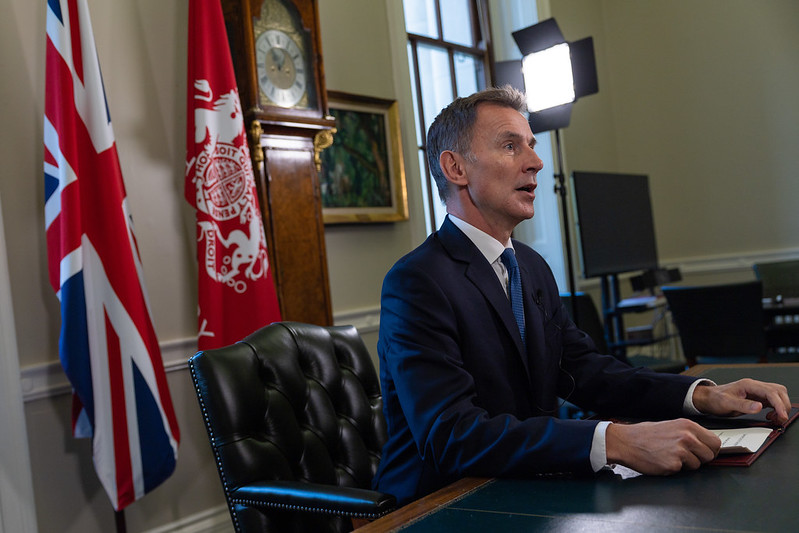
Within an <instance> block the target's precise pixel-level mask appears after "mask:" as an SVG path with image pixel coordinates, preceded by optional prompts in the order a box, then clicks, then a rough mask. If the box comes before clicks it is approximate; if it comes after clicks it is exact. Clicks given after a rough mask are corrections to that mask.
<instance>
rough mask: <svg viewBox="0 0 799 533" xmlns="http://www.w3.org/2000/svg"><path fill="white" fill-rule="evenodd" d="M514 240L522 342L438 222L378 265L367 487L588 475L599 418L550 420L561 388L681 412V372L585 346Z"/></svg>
mask: <svg viewBox="0 0 799 533" xmlns="http://www.w3.org/2000/svg"><path fill="white" fill-rule="evenodd" d="M513 245H514V248H515V250H516V257H517V260H518V262H519V267H520V270H521V278H522V288H523V291H524V311H525V320H526V328H527V344H528V345H527V348H526V349H525V348H524V346H523V344H522V339H521V335H520V333H519V328H518V326H517V325H516V322H515V320H514V317H513V311H512V309H511V306H510V302H509V301H508V298H507V296H506V294H505V292H504V290H503V288H502V285H501V283H500V282H499V280H498V278H497V275H496V274H495V272H494V270H493V269H492V267H491V265H490V264H489V263H488V261H486V259H485V257H484V256H483V255H482V253H481V252H480V251H479V250H478V249H477V247H476V246H475V245H474V244H473V243H472V242H471V240H469V239H468V238H467V237H466V236H465V235H464V234H463V232H461V231H460V230H459V229H458V228H457V227H456V226H455V225H454V224H453V223H452V222H451V221H450V220H449V219H447V220H446V221H445V222H444V224H443V225H442V226H441V229H440V230H439V231H437V232H436V233H434V234H432V235H431V236H430V237H428V239H427V240H426V241H425V242H424V243H423V244H422V245H421V246H419V247H418V248H417V249H415V250H414V251H412V252H411V253H409V254H408V255H406V256H405V257H403V258H402V259H400V260H399V261H398V262H397V264H396V265H394V267H393V268H392V269H391V270H390V271H389V273H388V274H387V275H386V278H385V281H384V283H383V293H382V298H381V314H380V334H379V341H378V353H379V357H380V380H381V386H382V392H383V401H384V412H385V415H386V421H387V427H388V442H387V443H386V445H385V447H384V449H383V454H382V457H381V463H380V467H379V469H378V472H377V474H376V476H375V480H374V486H375V488H376V489H378V490H380V491H382V492H386V493H389V494H393V495H395V496H396V497H397V499H398V501H399V502H400V503H407V502H408V501H411V500H413V499H415V498H418V497H421V496H423V495H425V494H428V493H430V492H433V491H434V490H436V489H438V488H441V487H443V486H445V485H447V484H449V483H451V482H452V481H455V480H457V479H459V478H461V477H464V476H488V477H498V476H499V477H512V476H513V477H523V476H530V475H534V474H538V473H547V472H571V473H578V474H579V473H586V474H587V473H591V472H592V470H591V465H590V459H589V453H590V450H591V443H592V439H593V434H594V429H595V426H596V424H597V423H598V422H597V421H595V420H590V421H589V420H560V419H558V418H556V414H557V413H556V411H557V407H558V401H559V400H558V398H559V397H560V398H568V399H569V401H571V402H573V403H575V404H576V405H579V406H580V407H583V408H585V409H590V410H592V411H595V412H598V413H606V414H609V415H610V414H612V415H614V416H634V417H649V418H675V417H679V416H681V415H682V408H683V401H684V399H685V395H686V394H687V392H688V388H689V387H690V384H691V383H692V382H693V378H688V377H685V376H678V375H666V374H658V373H655V372H652V371H650V370H647V369H643V368H632V367H630V366H628V365H626V364H624V363H622V362H620V361H619V360H617V359H616V358H614V357H612V356H609V355H602V354H599V353H597V352H596V349H595V347H594V344H593V342H592V341H591V339H590V338H589V337H588V335H586V334H585V333H583V332H582V331H580V330H579V329H577V327H576V326H575V325H574V323H573V322H572V321H571V319H570V318H569V316H568V313H567V311H566V310H565V308H564V307H563V305H562V303H561V300H560V295H559V292H558V289H557V286H556V284H555V280H554V278H553V276H552V272H551V271H550V269H549V266H548V265H547V264H546V262H545V261H544V259H543V258H542V257H541V256H540V255H539V254H538V253H536V252H535V251H533V250H532V249H531V248H530V247H528V246H526V245H524V244H522V243H520V242H517V241H514V242H513Z"/></svg>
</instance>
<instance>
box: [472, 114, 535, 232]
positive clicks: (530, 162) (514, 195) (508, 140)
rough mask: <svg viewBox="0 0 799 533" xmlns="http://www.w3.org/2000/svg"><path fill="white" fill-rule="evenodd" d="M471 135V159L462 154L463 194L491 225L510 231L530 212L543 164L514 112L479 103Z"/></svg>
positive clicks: (527, 129)
mask: <svg viewBox="0 0 799 533" xmlns="http://www.w3.org/2000/svg"><path fill="white" fill-rule="evenodd" d="M473 131H474V134H473V136H472V144H471V154H472V156H473V157H472V158H468V157H467V158H465V159H466V162H465V168H466V172H467V179H468V190H469V196H470V198H471V201H472V203H473V204H474V205H475V207H477V209H478V210H479V211H480V213H481V215H482V217H483V219H484V220H485V221H486V222H487V223H488V224H489V225H490V226H492V227H497V228H503V229H505V230H507V231H511V230H512V229H513V228H514V227H516V225H517V224H518V223H519V222H521V221H522V220H526V219H528V218H531V217H532V216H533V214H534V213H535V210H534V208H533V200H535V188H536V186H537V185H538V182H537V181H536V175H537V174H538V171H539V170H541V168H542V167H543V166H544V164H543V162H542V161H541V159H540V158H539V157H538V154H536V153H535V150H534V146H535V137H534V136H533V132H532V131H531V130H530V125H529V124H528V123H527V120H526V119H525V118H524V116H522V114H521V113H519V112H518V111H516V110H514V109H511V108H509V107H503V106H499V105H495V104H486V103H484V104H480V105H479V106H478V107H477V121H476V122H475V124H474V129H473Z"/></svg>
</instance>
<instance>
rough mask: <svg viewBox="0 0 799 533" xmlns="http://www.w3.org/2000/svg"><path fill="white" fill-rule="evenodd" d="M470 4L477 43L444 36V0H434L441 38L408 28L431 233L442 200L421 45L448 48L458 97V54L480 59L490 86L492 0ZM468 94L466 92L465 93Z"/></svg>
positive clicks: (474, 0) (484, 82)
mask: <svg viewBox="0 0 799 533" xmlns="http://www.w3.org/2000/svg"><path fill="white" fill-rule="evenodd" d="M467 1H468V3H469V10H470V19H471V21H472V29H471V31H472V37H473V39H472V42H473V43H474V46H466V45H463V44H460V43H455V42H451V41H447V40H445V39H444V24H443V22H442V17H441V0H433V7H434V9H435V16H436V29H437V33H438V36H439V37H438V38H434V37H429V36H427V35H420V34H417V33H411V32H408V31H407V25H406V36H407V45H408V47H409V48H410V56H411V58H412V60H411V64H410V68H411V76H412V80H413V84H414V87H413V90H414V92H415V96H416V98H415V104H416V110H415V115H416V120H417V124H416V125H415V126H416V128H418V130H417V131H418V135H417V139H416V140H417V147H416V148H417V156H419V155H420V154H423V155H424V157H421V159H422V162H423V166H422V168H421V169H420V170H421V171H422V172H423V173H424V174H423V175H424V177H425V179H424V180H423V181H424V187H425V190H426V197H427V202H426V204H427V205H426V206H425V218H426V221H425V222H426V226H427V227H428V233H430V232H431V231H432V230H435V229H436V210H435V203H434V202H437V201H440V200H439V197H438V190H437V188H436V187H435V184H434V181H433V179H432V175H431V174H430V165H429V163H428V159H427V125H426V124H425V113H424V101H423V98H422V81H421V77H420V72H419V45H424V46H428V47H431V48H436V49H439V50H444V51H446V53H447V58H448V64H449V72H450V81H451V90H452V94H453V95H456V96H458V88H457V83H458V79H457V75H456V74H457V67H456V64H455V57H456V55H457V54H463V55H468V56H471V57H474V58H476V59H478V61H477V62H478V63H480V64H482V66H483V79H482V80H479V82H478V88H479V89H483V88H485V87H488V86H490V84H491V80H493V79H494V62H493V60H492V56H493V49H492V45H491V20H490V18H489V9H488V0H467ZM464 96H465V95H464Z"/></svg>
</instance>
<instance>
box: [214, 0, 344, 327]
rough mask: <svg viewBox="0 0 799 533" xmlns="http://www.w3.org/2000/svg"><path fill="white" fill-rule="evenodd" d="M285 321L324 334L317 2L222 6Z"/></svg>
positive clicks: (326, 293) (327, 134)
mask: <svg viewBox="0 0 799 533" xmlns="http://www.w3.org/2000/svg"><path fill="white" fill-rule="evenodd" d="M222 8H223V11H224V15H225V25H226V27H227V34H228V40H229V41H230V48H231V53H232V55H233V66H234V69H235V71H236V82H237V84H238V88H239V96H240V99H241V105H242V109H243V110H244V117H245V123H246V124H247V125H248V128H249V132H250V152H251V154H252V158H253V168H254V169H255V181H256V184H257V186H258V194H259V201H260V204H261V212H262V216H263V223H264V228H265V230H266V235H267V245H268V247H269V259H270V268H272V269H273V270H272V272H273V276H274V279H275V283H276V285H277V292H278V298H279V301H280V311H281V314H282V316H283V319H284V320H296V321H300V322H308V323H312V324H319V325H331V324H332V323H333V313H332V308H331V303H330V287H329V281H328V273H327V256H326V253H325V240H324V224H323V222H322V200H321V194H320V190H319V176H318V167H317V165H318V158H319V153H320V151H321V150H323V149H324V148H325V147H327V146H329V145H330V144H331V143H332V135H333V133H334V132H335V128H334V126H335V120H334V119H333V118H332V117H330V116H328V113H327V93H326V90H325V84H324V69H323V65H322V52H321V38H320V36H319V12H318V7H317V2H316V0H222Z"/></svg>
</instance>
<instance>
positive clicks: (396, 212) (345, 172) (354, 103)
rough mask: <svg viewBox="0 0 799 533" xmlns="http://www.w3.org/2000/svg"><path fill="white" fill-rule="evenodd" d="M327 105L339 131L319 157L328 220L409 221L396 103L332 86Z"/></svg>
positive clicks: (324, 214)
mask: <svg viewBox="0 0 799 533" xmlns="http://www.w3.org/2000/svg"><path fill="white" fill-rule="evenodd" d="M328 105H329V108H330V114H331V115H332V116H333V117H334V118H335V119H336V133H335V136H334V137H333V144H332V145H331V146H329V147H328V148H326V149H325V150H324V151H322V153H321V157H320V159H321V167H320V172H319V184H320V188H321V191H322V217H323V219H324V222H325V224H342V223H362V222H396V221H399V220H407V219H408V198H407V196H408V193H407V189H406V185H405V169H404V166H403V163H402V143H401V141H400V128H399V111H398V109H397V102H396V101H395V100H385V99H382V98H373V97H369V96H357V95H353V94H347V93H341V92H335V91H329V92H328Z"/></svg>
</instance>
